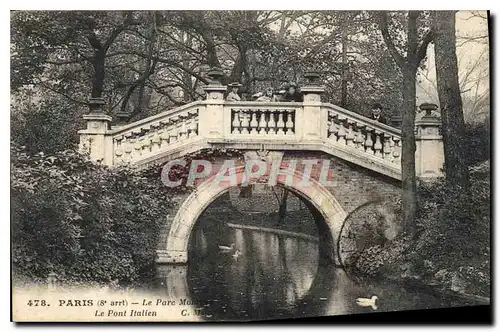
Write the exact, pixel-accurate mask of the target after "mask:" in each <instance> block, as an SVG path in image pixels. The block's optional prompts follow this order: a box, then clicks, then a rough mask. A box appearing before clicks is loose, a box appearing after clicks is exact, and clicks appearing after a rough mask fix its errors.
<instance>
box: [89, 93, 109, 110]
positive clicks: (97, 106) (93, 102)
mask: <svg viewBox="0 0 500 332" xmlns="http://www.w3.org/2000/svg"><path fill="white" fill-rule="evenodd" d="M105 104H106V103H105V102H104V99H103V98H101V97H98V98H90V100H89V109H90V113H104V105H105Z"/></svg>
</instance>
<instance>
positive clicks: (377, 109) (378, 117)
mask: <svg viewBox="0 0 500 332" xmlns="http://www.w3.org/2000/svg"><path fill="white" fill-rule="evenodd" d="M370 118H371V119H372V120H375V121H377V122H380V123H383V124H388V122H387V119H386V118H385V117H384V116H383V115H382V105H381V104H379V103H374V104H373V105H372V114H371V117H370Z"/></svg>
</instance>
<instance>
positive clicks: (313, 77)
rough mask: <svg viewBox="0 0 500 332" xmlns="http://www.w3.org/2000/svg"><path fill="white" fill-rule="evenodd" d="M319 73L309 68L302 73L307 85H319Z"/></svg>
mask: <svg viewBox="0 0 500 332" xmlns="http://www.w3.org/2000/svg"><path fill="white" fill-rule="evenodd" d="M320 77H321V75H320V74H319V73H318V72H317V71H314V70H310V71H307V72H305V73H304V78H305V79H306V80H307V85H313V86H314V85H319V79H320Z"/></svg>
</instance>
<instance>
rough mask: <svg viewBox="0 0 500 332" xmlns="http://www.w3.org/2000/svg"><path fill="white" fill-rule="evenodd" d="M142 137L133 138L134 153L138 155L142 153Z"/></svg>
mask: <svg viewBox="0 0 500 332" xmlns="http://www.w3.org/2000/svg"><path fill="white" fill-rule="evenodd" d="M141 138H142V137H138V138H136V139H135V144H134V150H135V152H134V155H135V156H137V157H139V156H141V155H142V142H141Z"/></svg>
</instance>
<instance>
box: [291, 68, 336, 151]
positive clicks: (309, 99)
mask: <svg viewBox="0 0 500 332" xmlns="http://www.w3.org/2000/svg"><path fill="white" fill-rule="evenodd" d="M304 77H305V78H306V79H307V80H308V83H307V84H306V85H305V86H304V87H302V88H301V91H302V94H303V96H304V103H303V105H304V108H303V113H302V114H300V115H301V116H302V118H300V117H298V118H296V120H295V125H296V126H297V127H298V128H301V131H299V130H297V132H298V133H300V132H301V133H302V135H301V136H302V138H303V139H304V140H306V141H309V140H311V141H321V140H324V139H326V138H327V123H328V114H327V113H326V112H321V95H322V94H323V92H324V91H325V88H324V87H323V86H320V85H319V82H318V81H319V77H320V75H319V74H318V73H317V72H307V73H305V74H304ZM323 113H324V114H323Z"/></svg>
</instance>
